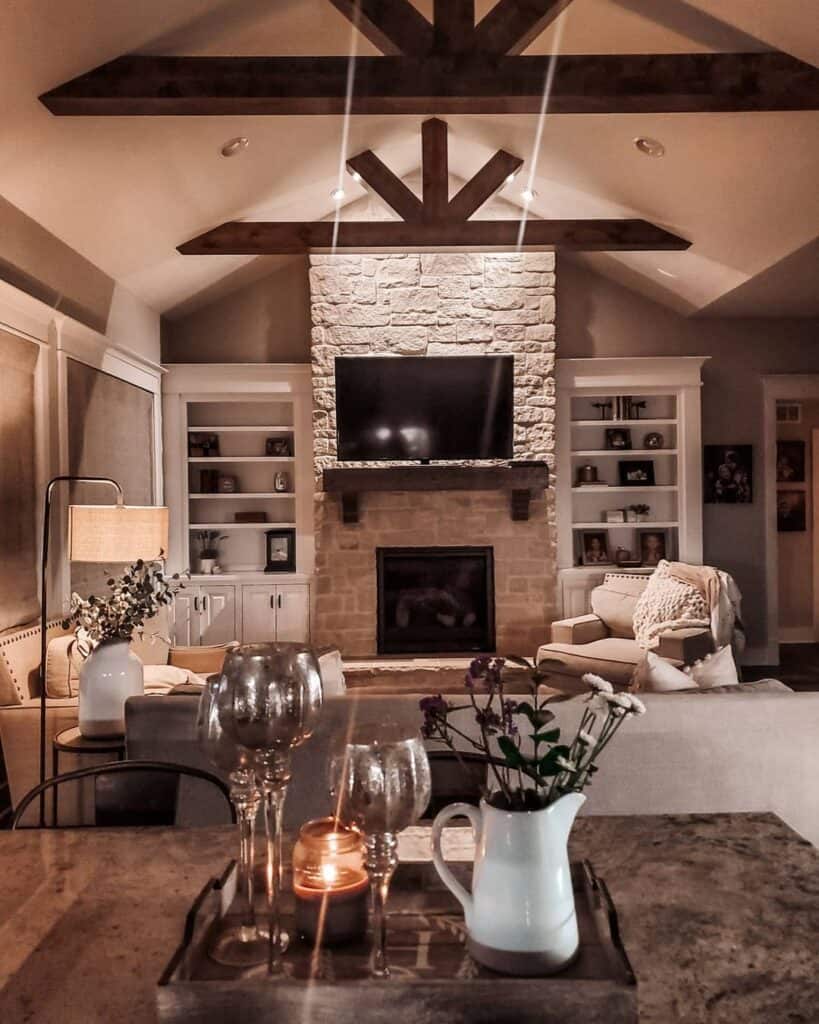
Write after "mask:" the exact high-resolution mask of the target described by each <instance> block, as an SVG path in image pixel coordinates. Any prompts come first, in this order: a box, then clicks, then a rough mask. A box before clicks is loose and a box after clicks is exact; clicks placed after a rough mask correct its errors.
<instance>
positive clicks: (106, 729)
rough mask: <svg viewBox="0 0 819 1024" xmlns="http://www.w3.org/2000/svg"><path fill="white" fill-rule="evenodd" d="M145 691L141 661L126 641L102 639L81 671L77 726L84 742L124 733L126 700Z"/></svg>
mask: <svg viewBox="0 0 819 1024" xmlns="http://www.w3.org/2000/svg"><path fill="white" fill-rule="evenodd" d="M144 690H145V683H144V677H143V674H142V662H141V661H140V660H139V658H138V657H137V656H136V655H135V654H134V653H133V651H131V649H130V646H129V643H128V641H127V640H103V641H102V642H101V643H100V644H99V646H98V647H96V648H94V650H93V651H92V652H91V653H90V654H89V655H88V657H87V658H86V660H85V661H84V662H83V665H82V667H81V669H80V707H79V727H80V733H81V735H83V736H85V737H86V738H87V739H103V738H108V737H112V736H123V735H124V734H125V701H126V700H127V699H128V698H129V697H137V696H139V695H140V694H142V693H143V692H144Z"/></svg>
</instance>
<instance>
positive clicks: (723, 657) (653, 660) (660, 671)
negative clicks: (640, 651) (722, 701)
mask: <svg viewBox="0 0 819 1024" xmlns="http://www.w3.org/2000/svg"><path fill="white" fill-rule="evenodd" d="M738 685H739V676H738V675H737V667H736V663H735V662H734V653H733V651H732V650H731V648H730V647H722V648H720V650H718V651H717V653H716V654H709V655H708V656H707V657H705V658H703V659H702V661H697V662H695V663H694V664H693V665H688V666H686V667H685V668H684V669H680V668H677V666H676V665H672V664H671V662H670V661H666V660H665V658H661V657H659V655H657V654H654V653H653V652H652V651H648V653H647V654H646V656H645V658H644V659H643V660H642V661H641V662H640V664H639V665H638V666H637V668H636V669H635V670H634V675H633V676H632V678H631V689H632V690H635V691H640V690H643V691H646V692H648V693H673V692H674V691H680V690H710V689H713V688H714V687H715V686H738Z"/></svg>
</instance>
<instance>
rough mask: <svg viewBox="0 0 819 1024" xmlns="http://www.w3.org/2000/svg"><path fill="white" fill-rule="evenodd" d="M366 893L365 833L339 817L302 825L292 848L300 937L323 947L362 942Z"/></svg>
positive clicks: (365, 915)
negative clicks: (354, 941)
mask: <svg viewBox="0 0 819 1024" xmlns="http://www.w3.org/2000/svg"><path fill="white" fill-rule="evenodd" d="M368 892H369V879H368V877H367V872H366V870H365V868H364V840H363V838H362V836H361V833H360V832H356V831H355V830H354V829H350V828H347V827H346V826H344V825H342V824H341V823H340V822H339V821H337V820H336V819H335V818H318V819H317V820H316V821H308V822H307V823H306V824H305V825H302V827H301V830H300V831H299V838H298V841H297V842H296V845H295V847H294V849H293V894H294V896H295V901H296V930H297V931H298V933H299V934H300V935H301V936H302V937H303V938H305V939H308V940H309V941H311V942H316V941H318V943H319V944H322V945H333V944H335V943H340V942H351V941H353V940H355V939H362V938H363V937H364V935H365V933H366V931H367V896H368Z"/></svg>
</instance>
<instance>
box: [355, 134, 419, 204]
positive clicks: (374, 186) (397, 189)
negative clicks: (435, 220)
mask: <svg viewBox="0 0 819 1024" xmlns="http://www.w3.org/2000/svg"><path fill="white" fill-rule="evenodd" d="M347 169H348V170H349V171H350V173H355V174H359V175H360V176H361V180H362V182H363V183H364V184H365V185H366V186H367V187H368V188H369V189H370V191H372V192H374V193H375V194H376V195H377V196H378V197H379V198H380V199H383V201H384V202H385V203H386V204H387V205H388V206H389V207H390V208H391V209H393V210H395V212H396V213H397V214H398V216H399V217H401V219H402V220H406V221H414V220H421V218H422V217H423V213H424V210H423V207H422V205H421V200H420V199H419V198H418V196H417V195H416V194H415V193H414V192H413V191H412V189H410V188H407V186H406V185H405V184H404V182H403V181H401V179H400V178H399V177H398V175H397V174H393V172H392V171H391V170H390V169H389V167H387V165H386V164H385V163H383V162H382V161H381V160H379V159H378V157H377V156H376V155H375V153H373V151H372V150H371V149H368V150H365V152H363V153H359V154H358V156H354V157H351V159H349V160H348V161H347Z"/></svg>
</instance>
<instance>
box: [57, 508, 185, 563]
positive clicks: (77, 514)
mask: <svg viewBox="0 0 819 1024" xmlns="http://www.w3.org/2000/svg"><path fill="white" fill-rule="evenodd" d="M68 538H69V541H68V557H69V559H70V560H71V561H72V562H136V561H137V559H140V558H142V559H144V560H145V561H154V560H156V559H158V558H160V556H161V557H164V556H165V555H166V554H167V551H168V510H167V508H165V507H163V506H161V505H157V506H154V505H69V507H68Z"/></svg>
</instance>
